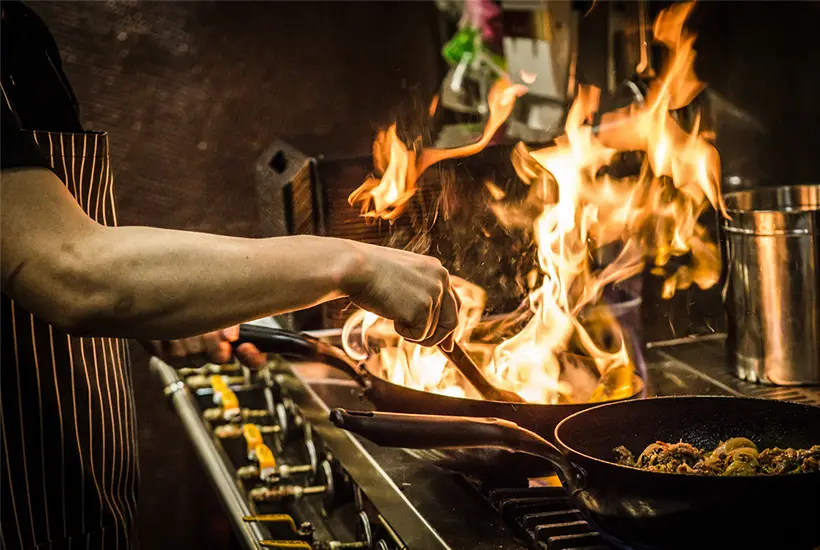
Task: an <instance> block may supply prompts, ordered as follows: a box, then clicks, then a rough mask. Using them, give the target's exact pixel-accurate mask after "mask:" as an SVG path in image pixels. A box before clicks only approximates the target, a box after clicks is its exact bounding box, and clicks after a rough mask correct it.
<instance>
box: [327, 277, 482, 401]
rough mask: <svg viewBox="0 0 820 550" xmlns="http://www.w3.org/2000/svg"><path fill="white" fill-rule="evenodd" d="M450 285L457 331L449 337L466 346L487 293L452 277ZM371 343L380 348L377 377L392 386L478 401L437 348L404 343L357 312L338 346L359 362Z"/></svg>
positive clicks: (387, 325) (386, 325) (388, 327)
mask: <svg viewBox="0 0 820 550" xmlns="http://www.w3.org/2000/svg"><path fill="white" fill-rule="evenodd" d="M451 281H452V284H453V289H454V290H455V292H456V294H458V297H459V299H460V301H461V309H460V310H459V318H458V321H459V322H458V327H457V328H456V331H455V334H454V335H453V336H454V338H455V339H456V340H457V341H459V342H462V343H466V342H468V341H469V340H470V335H471V334H472V331H473V330H474V329H475V327H477V326H478V324H479V322H480V321H481V316H482V314H483V313H484V305H485V304H486V302H487V293H486V292H485V291H484V289H483V288H481V287H480V286H478V285H475V284H473V283H470V282H469V281H465V280H464V279H461V278H459V277H455V276H454V277H452V278H451ZM357 340H358V342H357ZM371 342H378V343H379V345H380V347H381V349H380V351H379V355H380V366H381V368H382V373H380V374H382V375H383V376H384V378H386V379H387V380H390V381H391V382H393V383H394V384H399V385H402V386H407V387H410V388H413V389H417V390H424V391H431V392H434V393H440V394H444V395H450V396H454V397H467V396H470V397H478V395H477V394H476V392H475V390H472V388H470V386H469V383H468V382H467V381H466V380H464V379H463V377H462V376H461V374H460V373H459V372H458V371H457V370H456V369H455V368H454V367H453V366H452V365H450V364H449V363H448V361H447V358H446V357H445V356H444V355H443V354H442V353H441V351H439V349H438V348H430V347H424V346H421V345H419V344H415V343H413V342H409V341H407V340H404V339H403V338H401V337H400V336H399V335H398V334H397V333H396V332H395V331H394V329H393V323H391V322H389V321H387V320H386V319H383V318H381V317H379V316H378V315H374V314H373V313H369V312H366V311H364V310H358V311H356V312H355V313H354V314H353V315H351V316H350V318H349V319H348V320H347V322H346V323H345V326H344V329H343V331H342V345H343V347H344V349H345V351H346V352H347V354H348V355H349V356H350V357H352V358H353V359H356V360H359V361H361V360H363V359H365V358H366V357H367V352H369V351H370V347H371Z"/></svg>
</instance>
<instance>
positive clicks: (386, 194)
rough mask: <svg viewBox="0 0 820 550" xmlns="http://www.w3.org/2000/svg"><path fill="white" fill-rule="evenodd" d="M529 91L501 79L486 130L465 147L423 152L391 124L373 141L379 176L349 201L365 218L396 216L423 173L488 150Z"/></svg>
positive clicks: (491, 100) (489, 100) (494, 89)
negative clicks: (444, 162)
mask: <svg viewBox="0 0 820 550" xmlns="http://www.w3.org/2000/svg"><path fill="white" fill-rule="evenodd" d="M526 91H527V88H526V87H524V86H522V85H520V84H512V83H511V82H510V81H509V80H506V79H500V80H498V81H497V82H496V83H495V85H494V86H493V87H492V89H491V90H490V93H489V94H488V97H487V103H488V105H489V112H490V115H489V117H488V120H487V124H486V126H485V127H484V133H483V134H482V135H481V138H480V139H479V140H478V141H477V142H475V143H471V144H469V145H464V146H463V147H455V148H453V149H435V148H430V149H422V150H421V151H420V152H417V151H415V150H408V148H407V147H405V145H404V143H402V141H401V140H400V139H399V137H398V135H397V134H396V125H395V124H393V125H391V126H390V127H389V128H388V129H387V130H385V131H383V132H380V133H379V135H378V136H377V137H376V140H375V141H374V142H373V168H374V172H375V173H376V174H378V177H376V176H371V177H369V178H368V179H367V180H366V181H365V182H364V183H363V184H362V185H360V186H359V187H358V189H356V190H355V191H353V193H351V194H350V196H349V197H348V202H349V203H350V204H351V205H354V204H356V203H361V207H362V215H363V216H365V217H369V218H381V219H384V220H394V219H396V218H397V217H399V216H400V215H401V213H402V211H403V210H404V207H405V205H406V204H407V201H408V200H410V198H411V197H412V196H413V195H414V194H415V192H416V182H417V181H418V178H419V176H421V174H422V172H424V171H425V170H427V169H428V168H429V167H431V166H432V165H434V164H436V163H437V162H441V161H442V160H445V159H452V158H462V157H468V156H470V155H475V154H476V153H480V152H481V151H482V150H484V148H485V147H487V145H488V144H489V143H490V140H492V138H493V136H494V135H495V133H496V132H497V131H498V129H499V128H500V127H501V125H502V124H504V121H505V120H507V118H508V117H509V116H510V113H511V112H512V109H513V106H514V105H515V100H516V99H517V98H518V97H520V96H522V95H523V94H524V93H526ZM434 103H437V102H434ZM432 109H433V107H432V105H431V110H432Z"/></svg>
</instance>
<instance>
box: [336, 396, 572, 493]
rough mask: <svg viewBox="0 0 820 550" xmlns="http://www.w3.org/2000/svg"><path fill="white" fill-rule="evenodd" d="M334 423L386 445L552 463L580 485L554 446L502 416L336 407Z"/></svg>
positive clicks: (570, 481) (564, 475)
mask: <svg viewBox="0 0 820 550" xmlns="http://www.w3.org/2000/svg"><path fill="white" fill-rule="evenodd" d="M330 421H331V422H333V424H334V425H335V426H336V427H338V428H342V429H344V430H348V431H350V432H353V433H355V434H358V435H360V436H362V437H364V438H366V439H369V440H370V441H372V442H373V443H376V444H377V445H380V446H382V447H400V448H405V449H435V448H439V449H446V448H462V449H464V448H478V447H493V448H497V449H504V450H507V451H512V452H520V453H526V454H530V455H534V456H537V457H540V458H543V459H544V460H546V461H548V462H549V463H550V464H551V465H552V466H553V467H555V469H556V470H557V471H558V473H559V475H560V477H561V481H562V482H564V483H567V482H568V483H569V485H570V487H571V488H572V489H575V487H576V486H577V484H576V481H577V478H578V472H577V471H576V470H575V468H573V466H572V465H571V464H570V462H569V461H568V460H567V459H566V457H564V455H563V454H562V453H561V451H559V450H558V448H556V447H555V446H554V445H553V444H552V443H550V442H549V441H547V440H545V439H544V438H542V437H541V436H539V435H538V434H536V433H534V432H531V431H529V430H527V429H524V428H522V427H520V426H519V425H518V424H515V423H513V422H510V421H508V420H502V419H500V418H475V417H466V416H443V415H425V414H404V413H386V412H364V411H347V410H345V409H334V410H333V411H331V413H330Z"/></svg>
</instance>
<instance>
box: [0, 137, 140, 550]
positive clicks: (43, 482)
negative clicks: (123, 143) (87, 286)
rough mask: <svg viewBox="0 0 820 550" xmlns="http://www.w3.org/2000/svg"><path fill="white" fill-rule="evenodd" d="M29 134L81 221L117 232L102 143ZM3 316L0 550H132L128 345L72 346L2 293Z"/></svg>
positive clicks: (94, 342) (97, 341)
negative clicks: (75, 205) (72, 200)
mask: <svg viewBox="0 0 820 550" xmlns="http://www.w3.org/2000/svg"><path fill="white" fill-rule="evenodd" d="M31 135H32V137H33V138H34V140H35V142H36V143H37V145H38V146H39V147H40V150H41V151H43V152H44V154H45V155H46V156H47V158H49V159H50V162H51V165H52V167H53V169H54V171H55V173H56V174H57V175H58V176H59V177H60V179H61V180H62V181H63V183H64V184H65V186H66V187H67V188H68V190H69V191H70V192H71V194H72V196H73V197H74V198H75V199H76V201H77V202H78V203H79V204H80V206H81V207H82V209H83V210H84V211H85V213H86V214H88V216H90V217H91V218H92V219H94V220H96V221H97V222H99V223H101V224H103V225H108V226H114V225H117V212H116V209H115V207H114V178H113V175H112V173H111V170H110V166H109V162H108V136H107V135H106V134H103V133H84V134H64V133H63V134H61V133H48V132H31ZM31 223H37V220H36V219H35V220H31ZM2 315H3V316H2V321H3V323H2V363H0V367H1V369H2V370H1V372H0V375H1V376H2V380H0V389H2V401H1V402H0V424H2V425H1V426H0V428H1V429H2V451H0V472H1V473H0V487H1V490H2V501H0V516H2V537H1V538H0V542H2V546H3V548H8V549H16V548H25V549H29V548H38V549H41V548H45V549H50V550H62V549H76V550H90V549H105V550H109V549H110V550H116V549H118V548H119V549H121V550H125V549H126V548H134V547H135V541H134V537H135V533H132V532H131V526H132V525H133V523H134V516H135V513H136V503H137V500H136V491H137V480H138V475H139V466H138V463H137V436H136V417H135V413H134V405H133V397H132V395H133V394H132V385H131V372H130V367H129V350H128V346H127V343H126V342H125V341H122V340H118V339H116V338H76V337H73V336H70V335H68V334H66V333H64V332H61V331H59V330H57V329H56V328H54V327H51V326H50V325H48V324H47V323H45V322H44V321H42V320H40V319H38V318H37V317H35V316H34V315H33V314H31V313H30V312H28V311H26V310H25V309H23V308H22V307H20V306H19V305H17V304H15V303H14V302H13V301H12V300H11V299H9V297H8V296H6V295H5V294H3V297H2Z"/></svg>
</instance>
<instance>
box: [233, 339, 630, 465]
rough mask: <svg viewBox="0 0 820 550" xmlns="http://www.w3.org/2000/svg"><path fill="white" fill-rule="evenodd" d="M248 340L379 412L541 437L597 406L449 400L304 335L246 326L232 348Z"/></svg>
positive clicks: (586, 404)
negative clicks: (479, 422) (357, 395)
mask: <svg viewBox="0 0 820 550" xmlns="http://www.w3.org/2000/svg"><path fill="white" fill-rule="evenodd" d="M245 342H248V343H252V344H254V345H256V347H257V348H258V349H259V350H260V351H263V352H268V353H275V354H278V355H281V356H283V357H286V358H292V359H296V360H301V361H317V362H322V363H325V364H327V365H329V366H331V367H334V368H337V369H341V370H342V371H344V372H345V373H347V374H348V375H349V376H350V377H352V378H353V379H354V380H355V381H356V382H357V383H358V384H359V386H361V388H362V393H363V394H364V396H366V397H367V398H368V399H369V400H370V401H371V402H372V403H373V404H374V405H375V406H376V408H377V409H378V410H380V411H389V412H401V413H425V414H438V415H447V416H472V417H486V416H492V417H497V418H504V419H506V420H509V421H511V422H515V423H516V424H518V425H519V426H523V427H525V428H527V429H530V430H534V431H536V432H539V433H550V434H551V433H552V430H553V429H554V428H555V426H556V425H557V424H558V423H559V422H560V421H561V420H563V419H564V418H566V417H567V416H569V415H571V414H573V413H575V412H578V411H580V410H583V409H587V408H589V407H591V406H593V405H595V404H593V403H578V404H559V405H544V404H537V403H504V402H500V401H482V400H478V399H465V398H459V397H449V396H446V395H439V394H435V393H430V392H425V391H419V390H414V389H411V388H407V387H405V386H400V385H398V384H393V383H392V382H389V381H387V380H385V379H384V378H382V377H380V376H377V375H376V374H374V372H375V369H373V368H368V361H378V358H377V357H375V356H374V357H371V358H370V359H368V360H367V361H365V362H364V363H362V364H356V363H355V362H354V361H352V360H351V359H350V358H349V357H348V356H347V354H346V353H345V352H344V351H343V350H341V349H339V348H337V347H334V346H331V345H330V344H327V343H326V342H323V341H321V340H318V339H316V338H312V337H310V336H308V335H305V334H297V333H294V332H289V331H285V330H278V329H272V328H268V327H261V326H256V325H247V324H243V325H241V326H240V329H239V340H238V341H237V342H235V343H234V347H236V346H238V345H240V344H242V343H245ZM633 387H635V388H639V390H638V392H639V393H640V392H642V391H643V388H644V384H643V381H642V380H641V379H640V378H639V377H636V379H635V382H634V384H633ZM636 395H637V394H636ZM504 454H507V453H504Z"/></svg>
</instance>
